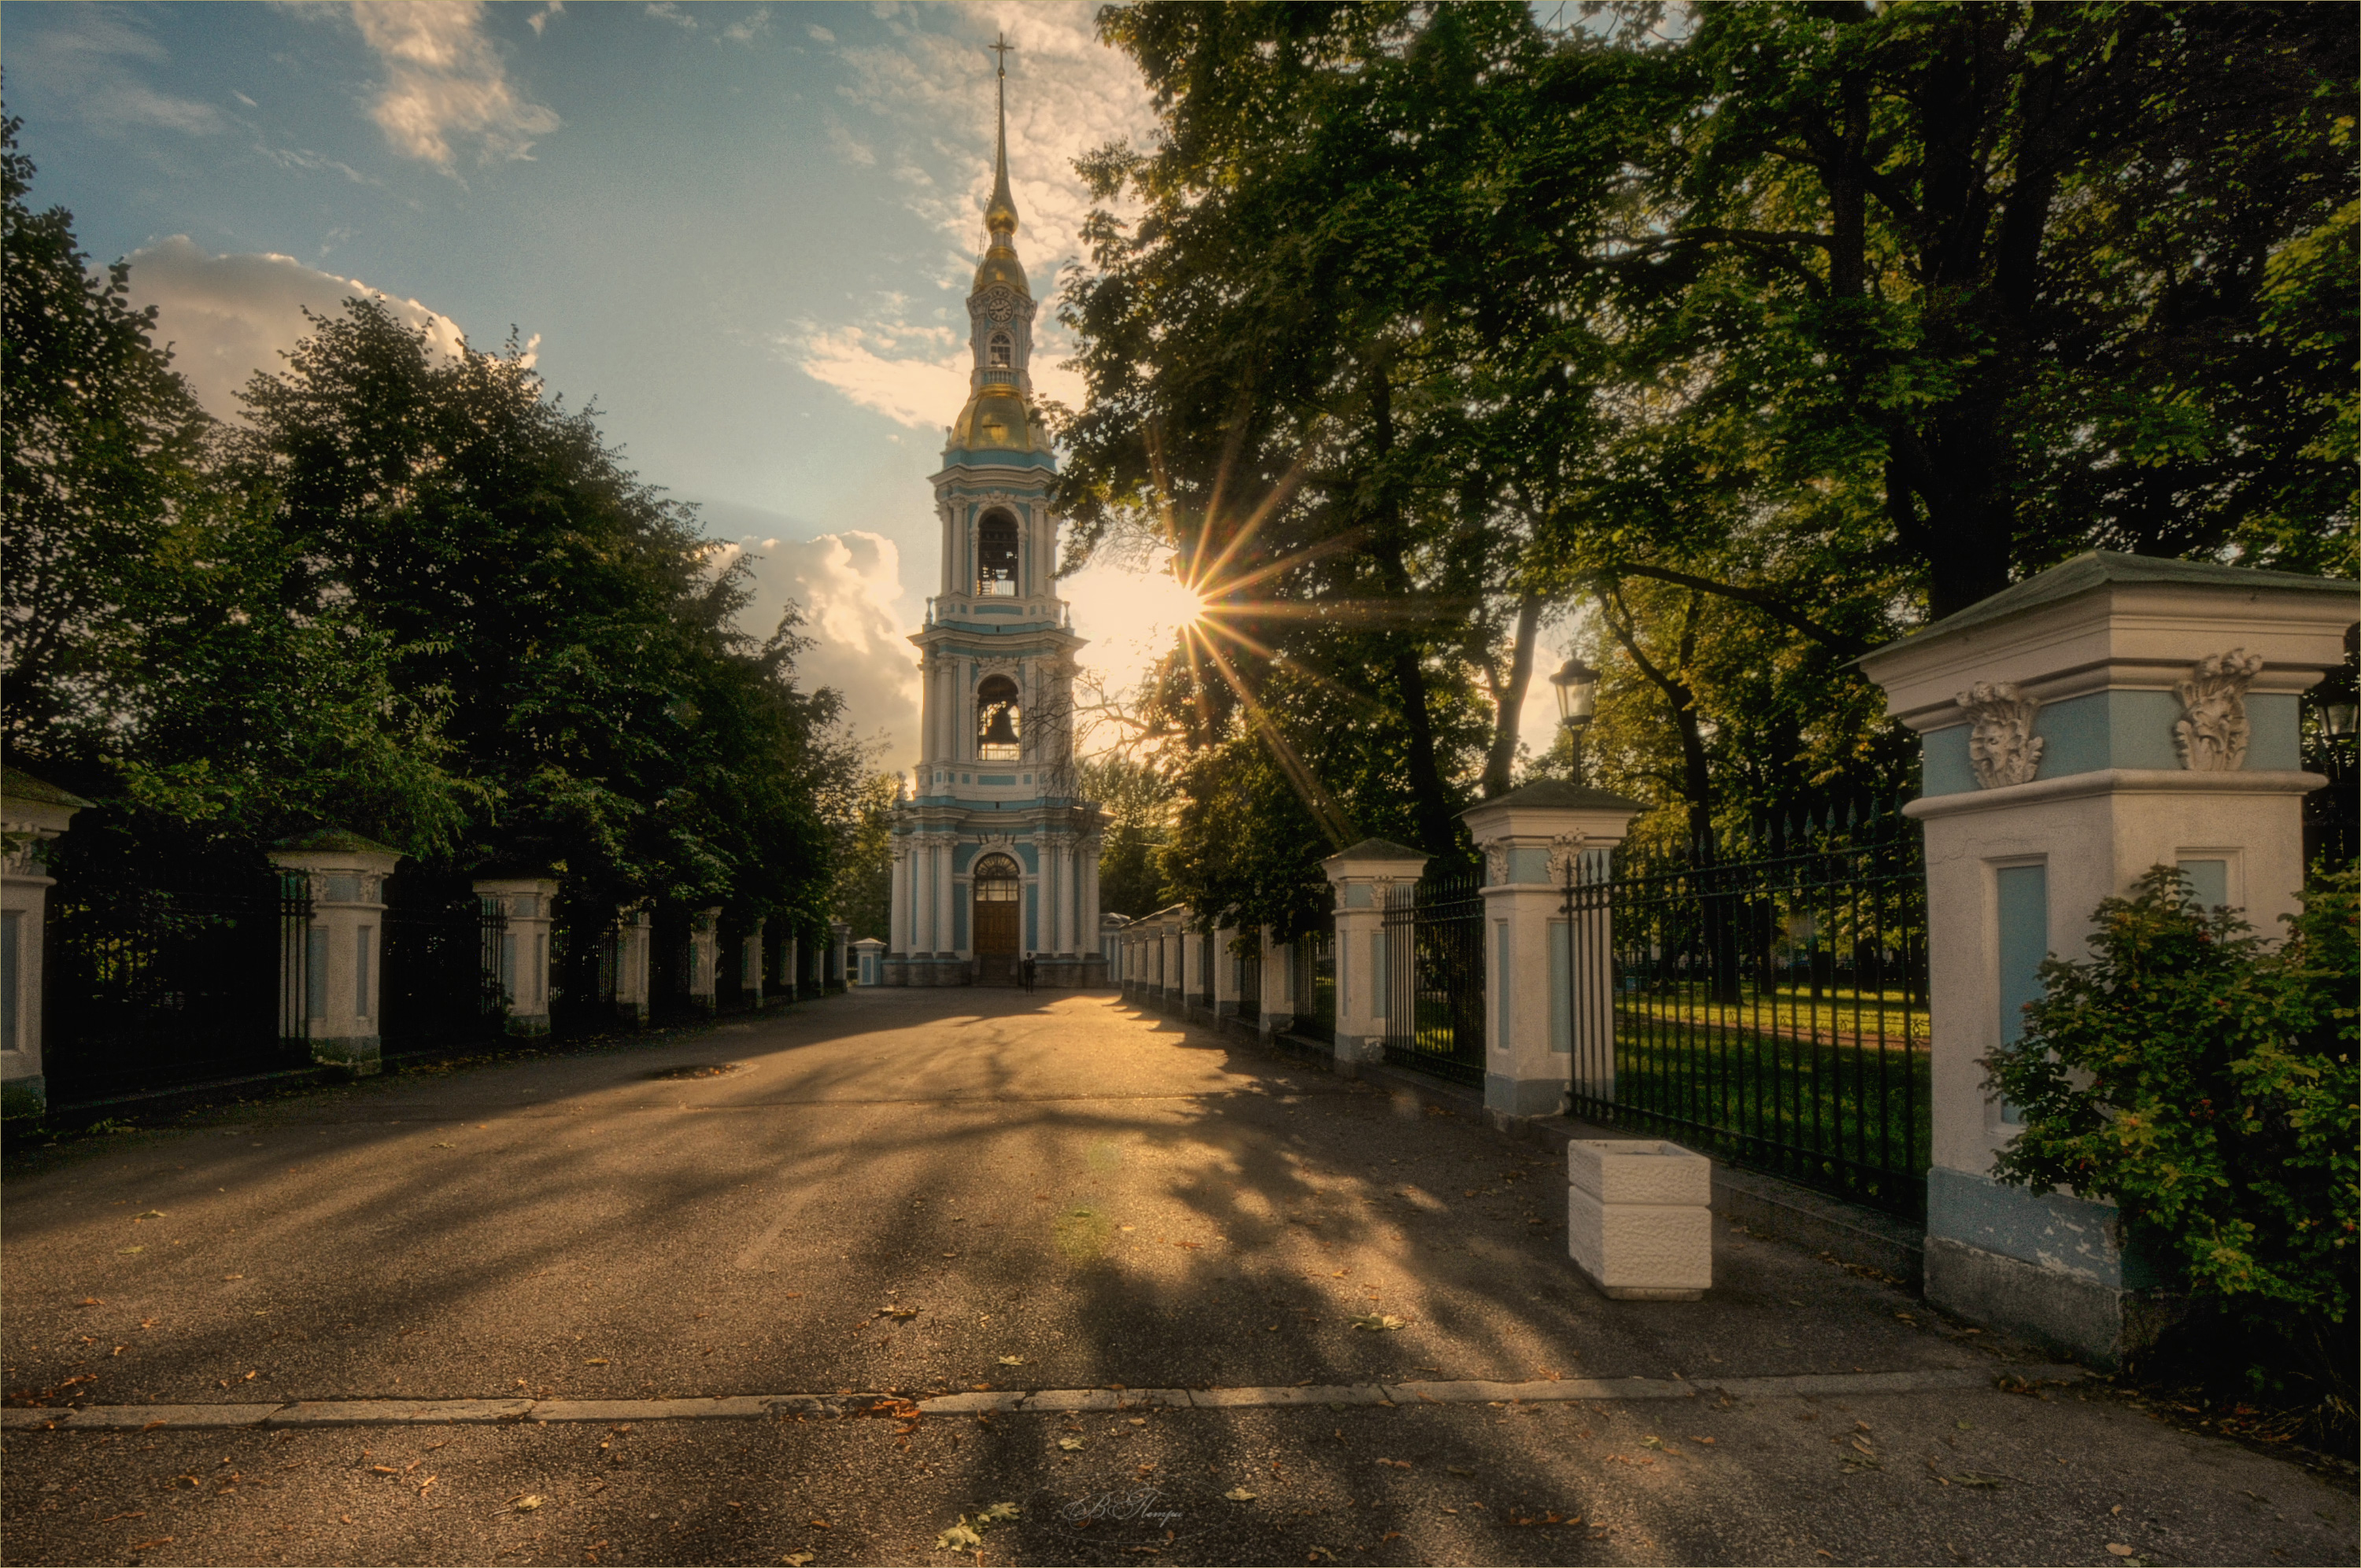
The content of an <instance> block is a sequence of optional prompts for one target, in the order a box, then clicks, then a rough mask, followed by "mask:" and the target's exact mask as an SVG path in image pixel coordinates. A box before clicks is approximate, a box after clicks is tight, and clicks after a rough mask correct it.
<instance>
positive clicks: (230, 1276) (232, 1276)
mask: <svg viewBox="0 0 2361 1568" xmlns="http://www.w3.org/2000/svg"><path fill="white" fill-rule="evenodd" d="M245 1277H246V1276H245V1275H243V1274H225V1275H223V1276H222V1278H223V1279H224V1280H225V1281H226V1280H231V1279H243V1278H245Z"/></svg>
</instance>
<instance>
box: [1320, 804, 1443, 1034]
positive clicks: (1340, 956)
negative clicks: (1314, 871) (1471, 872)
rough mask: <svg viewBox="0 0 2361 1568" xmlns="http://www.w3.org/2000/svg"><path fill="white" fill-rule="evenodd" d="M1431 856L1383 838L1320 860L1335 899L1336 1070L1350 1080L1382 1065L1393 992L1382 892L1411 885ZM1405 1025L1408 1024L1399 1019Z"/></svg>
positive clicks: (1392, 1026) (1392, 1029) (1364, 841)
mask: <svg viewBox="0 0 2361 1568" xmlns="http://www.w3.org/2000/svg"><path fill="white" fill-rule="evenodd" d="M1432 859H1433V856H1431V855H1427V854H1424V853H1422V851H1420V850H1413V849H1411V848H1409V847H1407V846H1405V845H1401V844H1395V843H1390V842H1389V841H1387V840H1386V839H1362V840H1361V841H1360V842H1359V843H1357V844H1356V845H1354V846H1353V847H1352V848H1351V849H1349V850H1337V851H1336V853H1334V854H1333V855H1331V856H1329V857H1328V858H1327V859H1326V860H1324V861H1321V862H1320V867H1321V869H1322V870H1323V871H1324V872H1327V873H1328V883H1329V885H1330V886H1331V887H1333V888H1334V890H1335V898H1336V1066H1337V1070H1338V1071H1339V1072H1341V1073H1343V1074H1344V1075H1345V1076H1346V1077H1348V1078H1349V1077H1352V1076H1353V1075H1354V1074H1355V1073H1356V1072H1357V1071H1358V1070H1359V1069H1360V1064H1361V1063H1363V1062H1365V1061H1383V1060H1384V1059H1385V1056H1386V1036H1388V1035H1389V1034H1391V1033H1394V1032H1396V1027H1397V1025H1395V1021H1393V1020H1390V1019H1389V1018H1388V1017H1387V1016H1386V1011H1387V1008H1388V1006H1389V995H1390V992H1392V990H1393V986H1392V980H1391V976H1389V974H1388V973H1387V972H1386V966H1387V961H1388V955H1387V952H1386V933H1385V914H1386V910H1385V904H1386V894H1388V893H1389V891H1390V890H1391V889H1393V888H1394V887H1395V886H1396V885H1397V884H1399V883H1414V882H1416V881H1417V880H1418V879H1419V873H1420V872H1423V871H1425V870H1426V862H1427V861H1430V860H1432ZM1400 1022H1401V1023H1403V1024H1407V1023H1408V1022H1409V1020H1402V1021H1400Z"/></svg>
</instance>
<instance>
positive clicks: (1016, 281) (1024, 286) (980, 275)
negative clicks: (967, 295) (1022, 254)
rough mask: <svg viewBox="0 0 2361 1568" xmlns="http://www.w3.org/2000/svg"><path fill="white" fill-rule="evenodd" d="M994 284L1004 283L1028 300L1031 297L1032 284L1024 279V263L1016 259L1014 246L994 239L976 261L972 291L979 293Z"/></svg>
mask: <svg viewBox="0 0 2361 1568" xmlns="http://www.w3.org/2000/svg"><path fill="white" fill-rule="evenodd" d="M994 284H1005V285H1006V286H1007V287H1009V288H1011V289H1014V290H1016V291H1017V292H1018V293H1019V294H1022V295H1023V296H1024V297H1025V298H1027V299H1028V300H1029V299H1031V298H1032V297H1033V290H1032V286H1031V285H1030V284H1028V283H1027V281H1026V279H1025V263H1023V262H1021V261H1019V260H1017V259H1016V247H1015V246H1013V245H1009V244H1006V243H1005V242H1001V241H994V244H993V247H992V248H991V249H989V250H987V251H985V252H984V253H983V260H982V261H979V262H977V263H976V267H975V288H974V290H973V291H972V292H975V293H978V294H981V293H983V291H985V290H986V289H989V288H991V287H993V286H994Z"/></svg>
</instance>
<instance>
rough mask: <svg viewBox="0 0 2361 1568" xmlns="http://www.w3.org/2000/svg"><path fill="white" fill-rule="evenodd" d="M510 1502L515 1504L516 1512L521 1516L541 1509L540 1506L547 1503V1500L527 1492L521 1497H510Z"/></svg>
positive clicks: (534, 1493) (535, 1493)
mask: <svg viewBox="0 0 2361 1568" xmlns="http://www.w3.org/2000/svg"><path fill="white" fill-rule="evenodd" d="M510 1501H511V1502H513V1503H514V1504H516V1511H517V1512H519V1513H521V1514H529V1513H531V1512H533V1509H535V1508H539V1507H541V1505H542V1504H544V1503H545V1502H547V1501H549V1499H548V1498H547V1497H543V1496H541V1495H540V1494H539V1493H537V1492H527V1493H526V1494H525V1495H524V1496H523V1497H512V1498H511V1499H510Z"/></svg>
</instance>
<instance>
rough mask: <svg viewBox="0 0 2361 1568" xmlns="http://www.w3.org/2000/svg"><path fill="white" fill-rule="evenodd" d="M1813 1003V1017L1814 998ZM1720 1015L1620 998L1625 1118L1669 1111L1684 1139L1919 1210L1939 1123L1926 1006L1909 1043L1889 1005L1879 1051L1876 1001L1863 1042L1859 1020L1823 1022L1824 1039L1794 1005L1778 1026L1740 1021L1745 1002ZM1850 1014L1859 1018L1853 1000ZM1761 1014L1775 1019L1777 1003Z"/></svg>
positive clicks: (1620, 1101) (1618, 1098) (1618, 1097)
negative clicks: (1854, 1027) (1857, 1033)
mask: <svg viewBox="0 0 2361 1568" xmlns="http://www.w3.org/2000/svg"><path fill="white" fill-rule="evenodd" d="M1688 1005H1690V1004H1685V1008H1684V1010H1685V1011H1686V1008H1687V1006H1688ZM1694 1005H1695V1006H1696V1007H1697V1011H1699V1012H1702V1011H1704V1006H1703V1004H1702V1003H1698V1004H1694ZM1804 1005H1805V1007H1806V1009H1807V1011H1806V1012H1805V1013H1804V1014H1803V1016H1804V1018H1805V1019H1806V1022H1807V1023H1808V1020H1809V1019H1810V1017H1811V1016H1812V1013H1811V1012H1810V1011H1808V1008H1809V999H1808V997H1806V1000H1805V1004H1804ZM1826 1005H1827V1003H1826V1000H1825V999H1824V1001H1823V1009H1825V1007H1826ZM1897 1005H1898V999H1897ZM1721 1012H1723V1013H1726V1014H1727V1015H1728V1022H1727V1023H1722V1022H1719V1021H1717V1019H1716V1018H1714V1017H1710V1016H1709V1017H1699V1016H1697V1015H1696V1014H1694V1013H1691V1014H1689V1015H1687V1016H1684V1017H1680V1018H1675V1017H1673V1016H1671V1014H1672V1009H1671V1008H1670V1007H1660V1006H1653V1005H1648V1004H1645V1003H1626V1004H1623V1005H1619V1006H1618V1007H1617V1009H1616V1023H1615V1032H1616V1041H1615V1105H1616V1109H1617V1111H1618V1112H1619V1113H1622V1116H1623V1119H1626V1120H1632V1121H1640V1122H1645V1121H1646V1120H1647V1119H1648V1118H1649V1117H1650V1116H1652V1115H1653V1116H1654V1117H1662V1118H1664V1119H1665V1120H1666V1122H1668V1123H1673V1124H1678V1125H1677V1127H1674V1126H1667V1127H1666V1128H1665V1129H1664V1130H1665V1131H1666V1133H1667V1135H1670V1136H1673V1137H1675V1140H1676V1141H1680V1140H1686V1141H1688V1142H1693V1143H1697V1144H1698V1145H1700V1146H1703V1147H1705V1148H1708V1149H1711V1150H1713V1151H1714V1152H1718V1153H1721V1154H1724V1155H1727V1156H1729V1157H1733V1158H1736V1159H1739V1160H1741V1162H1742V1163H1746V1164H1750V1165H1755V1166H1760V1167H1762V1168H1766V1169H1770V1170H1773V1171H1775V1172H1777V1173H1778V1174H1781V1175H1784V1176H1788V1177H1791V1178H1792V1179H1795V1180H1798V1181H1804V1182H1806V1183H1808V1184H1810V1185H1813V1186H1818V1187H1827V1188H1829V1189H1830V1190H1835V1191H1839V1192H1844V1193H1847V1194H1849V1195H1851V1196H1855V1197H1860V1198H1863V1199H1866V1200H1869V1201H1877V1202H1879V1203H1880V1204H1881V1206H1883V1207H1887V1208H1895V1209H1901V1210H1904V1211H1909V1210H1912V1209H1915V1207H1916V1204H1917V1202H1918V1201H1919V1192H1920V1190H1921V1188H1922V1186H1923V1180H1924V1178H1925V1175H1926V1170H1927V1163H1928V1158H1927V1150H1928V1144H1929V1141H1930V1135H1931V1134H1930V1129H1931V1126H1932V1118H1931V1115H1930V1106H1931V1098H1932V1097H1931V1093H1930V1090H1929V1068H1930V1066H1931V1056H1930V1054H1929V1052H1928V1051H1927V1047H1926V1044H1925V1040H1926V1035H1925V1032H1924V1031H1925V1025H1924V1022H1923V1019H1924V1014H1920V1015H1919V1021H1918V1022H1917V1024H1916V1028H1915V1034H1916V1038H1915V1040H1914V1041H1913V1042H1912V1044H1913V1045H1915V1047H1916V1048H1911V1047H1909V1046H1905V1043H1904V1040H1903V1037H1902V1034H1901V1026H1900V1019H1899V1018H1898V1017H1895V1016H1894V1014H1892V1013H1889V1014H1888V1017H1889V1019H1891V1020H1892V1021H1891V1022H1889V1024H1888V1025H1887V1027H1888V1029H1889V1030H1890V1031H1891V1034H1890V1036H1889V1037H1888V1038H1887V1039H1886V1040H1885V1042H1884V1043H1883V1048H1881V1047H1880V1044H1879V1042H1878V1041H1877V1039H1876V1037H1875V1035H1874V1027H1875V1025H1874V1019H1875V1016H1876V1014H1875V1013H1874V1012H1873V1011H1871V1010H1866V1009H1865V1010H1864V1013H1863V1031H1864V1034H1865V1035H1866V1036H1867V1038H1865V1040H1864V1041H1863V1043H1861V1044H1859V1045H1855V1044H1852V1043H1851V1036H1850V1027H1849V1026H1848V1028H1847V1030H1846V1032H1845V1034H1844V1036H1841V1038H1840V1041H1839V1042H1832V1041H1831V1039H1830V1037H1829V1036H1830V1028H1829V1025H1828V1023H1827V1022H1826V1021H1825V1020H1824V1021H1823V1022H1822V1024H1821V1025H1820V1030H1821V1033H1820V1038H1819V1040H1818V1041H1817V1043H1815V1042H1814V1041H1813V1040H1812V1039H1811V1038H1809V1037H1808V1035H1809V1030H1808V1027H1806V1028H1800V1029H1799V1028H1795V1027H1794V1026H1793V1025H1790V1024H1789V1021H1788V1020H1789V1014H1788V1012H1787V1009H1786V1008H1785V1007H1784V1005H1783V1006H1782V1007H1781V1009H1780V1012H1779V1018H1778V1026H1777V1027H1776V1029H1775V1030H1773V1029H1755V1028H1748V1027H1744V1026H1742V1024H1743V1022H1744V1021H1745V1020H1746V1018H1747V1010H1746V1009H1744V1008H1735V1009H1724V1010H1721ZM1845 1014H1846V1018H1847V1020H1848V1025H1849V1024H1850V1015H1851V1014H1850V1007H1848V1008H1847V1009H1846V1010H1845ZM1761 1019H1762V1021H1763V1023H1765V1024H1768V1023H1770V1021H1771V1020H1770V1015H1769V1010H1768V1009H1767V1008H1766V1009H1764V1010H1763V1014H1761ZM1799 1036H1801V1037H1799Z"/></svg>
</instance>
